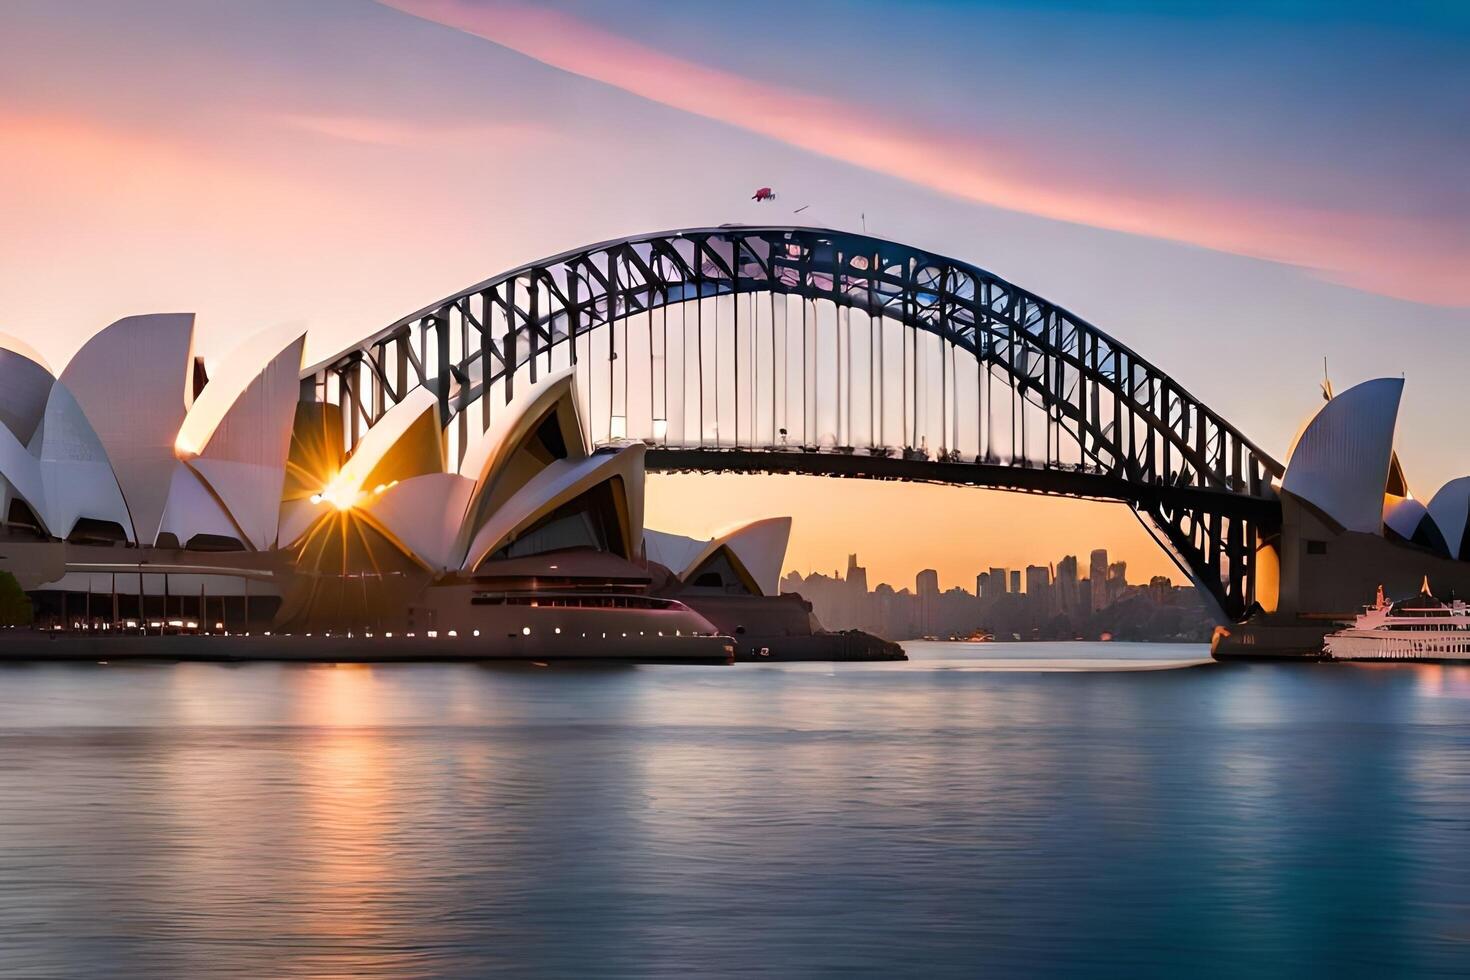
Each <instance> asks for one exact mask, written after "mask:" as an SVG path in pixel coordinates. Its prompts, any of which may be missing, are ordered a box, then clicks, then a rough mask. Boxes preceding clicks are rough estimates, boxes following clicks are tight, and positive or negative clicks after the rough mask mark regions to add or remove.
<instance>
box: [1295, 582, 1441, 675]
mask: <svg viewBox="0 0 1470 980" xmlns="http://www.w3.org/2000/svg"><path fill="white" fill-rule="evenodd" d="M1324 649H1325V651H1326V653H1327V656H1328V657H1330V658H1331V659H1333V660H1422V661H1438V662H1445V661H1460V662H1465V663H1470V604H1466V603H1464V602H1462V601H1460V600H1459V599H1452V600H1450V601H1449V602H1445V601H1442V600H1440V599H1436V598H1435V597H1434V596H1433V595H1432V594H1431V593H1430V591H1429V580H1428V579H1425V581H1424V586H1423V588H1422V589H1421V590H1420V592H1419V594H1418V595H1416V596H1414V597H1412V598H1410V599H1405V600H1402V601H1400V602H1389V601H1388V600H1387V599H1385V598H1384V596H1383V586H1381V585H1380V586H1379V587H1378V598H1377V600H1376V601H1375V602H1374V603H1373V605H1371V606H1368V607H1367V608H1366V609H1364V610H1363V612H1362V614H1361V615H1359V616H1358V618H1357V619H1356V620H1354V621H1353V624H1352V625H1351V626H1348V627H1347V628H1345V629H1341V630H1338V631H1337V632H1336V633H1331V634H1328V636H1327V640H1326V644H1325V647H1324Z"/></svg>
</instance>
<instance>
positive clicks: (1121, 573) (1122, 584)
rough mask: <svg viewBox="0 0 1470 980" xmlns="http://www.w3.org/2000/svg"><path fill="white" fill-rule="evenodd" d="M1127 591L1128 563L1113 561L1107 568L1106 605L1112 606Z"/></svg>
mask: <svg viewBox="0 0 1470 980" xmlns="http://www.w3.org/2000/svg"><path fill="white" fill-rule="evenodd" d="M1127 591H1128V563H1127V562H1126V561H1115V562H1113V563H1112V564H1111V565H1109V566H1108V604H1109V605H1112V604H1113V603H1115V602H1117V601H1118V600H1119V599H1121V598H1123V594H1124V593H1126V592H1127Z"/></svg>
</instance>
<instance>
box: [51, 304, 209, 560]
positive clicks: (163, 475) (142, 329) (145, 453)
mask: <svg viewBox="0 0 1470 980" xmlns="http://www.w3.org/2000/svg"><path fill="white" fill-rule="evenodd" d="M193 359H194V314H192V313H159V314H151V315H147V316H133V317H127V318H126V319H123V320H118V321H117V322H116V323H114V324H112V325H111V326H109V327H107V328H106V329H104V330H103V331H102V332H101V333H99V334H97V335H96V336H94V337H93V338H92V339H91V340H89V341H87V343H86V344H84V345H83V346H82V349H81V350H79V351H77V353H76V355H75V356H74V357H73V358H72V359H71V363H69V364H67V366H66V369H65V370H64V371H62V372H61V381H62V382H63V383H64V384H65V385H66V386H67V388H69V389H70V390H71V392H72V394H73V396H75V398H76V401H77V404H78V405H80V406H81V409H82V412H83V413H84V414H85V415H86V417H87V419H88V420H89V421H90V422H91V423H92V427H93V429H94V430H95V431H96V433H97V436H98V438H99V439H100V440H101V443H102V447H103V448H104V449H105V450H106V452H107V457H108V459H109V460H111V461H112V468H113V472H114V473H115V474H116V475H117V482H118V485H119V486H120V487H121V488H122V494H123V499H124V500H125V501H126V502H127V507H128V513H129V514H131V515H132V523H133V527H134V529H135V531H136V532H137V535H138V540H139V542H140V543H143V544H152V543H153V540H154V538H155V537H156V535H157V532H158V527H159V521H160V519H161V518H162V516H163V509H164V506H165V505H166V504H167V502H168V490H169V485H170V483H171V481H172V479H173V472H174V462H175V456H174V441H175V439H176V438H177V436H178V434H179V427H180V426H181V425H183V422H184V416H185V413H186V412H187V411H188V409H189V405H190V402H191V401H192V391H191V383H192V369H193Z"/></svg>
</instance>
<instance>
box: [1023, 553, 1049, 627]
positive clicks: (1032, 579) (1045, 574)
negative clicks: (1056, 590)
mask: <svg viewBox="0 0 1470 980" xmlns="http://www.w3.org/2000/svg"><path fill="white" fill-rule="evenodd" d="M1026 602H1027V605H1029V606H1030V607H1031V609H1032V611H1033V612H1035V613H1036V614H1037V615H1040V616H1043V617H1046V616H1050V615H1051V569H1050V568H1048V567H1046V566H1045V565H1027V566H1026Z"/></svg>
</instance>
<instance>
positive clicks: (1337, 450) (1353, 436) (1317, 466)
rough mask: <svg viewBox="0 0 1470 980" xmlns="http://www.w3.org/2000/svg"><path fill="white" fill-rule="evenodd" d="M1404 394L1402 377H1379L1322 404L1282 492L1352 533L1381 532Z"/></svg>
mask: <svg viewBox="0 0 1470 980" xmlns="http://www.w3.org/2000/svg"><path fill="white" fill-rule="evenodd" d="M1403 390H1404V382H1403V379H1401V378H1378V379H1376V380H1373V381H1365V382H1363V383H1362V384H1359V385H1355V386H1354V387H1352V388H1349V389H1348V390H1347V391H1344V392H1342V393H1341V394H1339V395H1337V396H1336V397H1334V398H1333V399H1332V400H1331V401H1330V402H1328V403H1327V404H1326V405H1323V406H1322V408H1321V410H1319V411H1318V412H1317V414H1316V415H1315V416H1314V417H1313V418H1312V421H1311V422H1309V423H1308V424H1307V426H1306V428H1305V429H1303V430H1302V433H1301V436H1300V437H1299V438H1298V439H1297V442H1296V445H1295V446H1293V447H1292V451H1291V457H1290V459H1289V460H1288V461H1287V464H1286V476H1285V477H1284V478H1283V480H1282V483H1281V486H1282V489H1284V490H1286V491H1288V492H1289V493H1292V494H1295V495H1296V496H1298V497H1301V498H1302V499H1303V500H1306V501H1308V502H1309V503H1311V504H1313V505H1315V506H1317V507H1318V508H1320V509H1321V510H1322V511H1323V512H1324V513H1326V514H1327V516H1328V517H1330V518H1332V519H1333V520H1334V521H1336V522H1337V523H1338V524H1340V525H1342V526H1343V527H1344V528H1346V529H1347V530H1349V531H1361V532H1364V533H1367V534H1379V533H1381V532H1382V528H1383V494H1384V488H1385V486H1386V485H1387V482H1388V475H1389V467H1390V464H1391V461H1392V458H1393V433H1394V425H1395V423H1396V421H1397V418H1398V409H1399V400H1400V398H1401V397H1402V395H1403Z"/></svg>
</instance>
